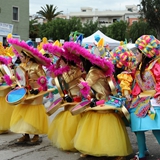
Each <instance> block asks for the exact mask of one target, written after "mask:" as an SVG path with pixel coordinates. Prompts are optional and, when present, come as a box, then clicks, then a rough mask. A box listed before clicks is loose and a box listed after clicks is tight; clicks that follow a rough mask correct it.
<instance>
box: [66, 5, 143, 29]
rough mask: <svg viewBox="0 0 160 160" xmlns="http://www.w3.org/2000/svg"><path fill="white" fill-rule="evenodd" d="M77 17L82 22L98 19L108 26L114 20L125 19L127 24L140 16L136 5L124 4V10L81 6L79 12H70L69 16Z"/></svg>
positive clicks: (100, 22)
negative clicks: (101, 9) (103, 9)
mask: <svg viewBox="0 0 160 160" xmlns="http://www.w3.org/2000/svg"><path fill="white" fill-rule="evenodd" d="M71 17H78V18H80V19H81V22H82V23H86V22H87V21H90V20H92V21H93V22H95V21H98V22H99V24H101V25H105V26H106V27H108V26H109V25H111V24H112V23H114V22H115V21H120V20H123V21H127V22H129V25H131V24H132V23H133V22H135V21H138V18H139V17H140V14H139V11H138V7H137V6H136V5H128V6H126V10H119V11H118V10H117V11H112V10H105V11H99V10H98V9H95V10H93V9H92V8H90V7H81V12H70V13H69V18H71Z"/></svg>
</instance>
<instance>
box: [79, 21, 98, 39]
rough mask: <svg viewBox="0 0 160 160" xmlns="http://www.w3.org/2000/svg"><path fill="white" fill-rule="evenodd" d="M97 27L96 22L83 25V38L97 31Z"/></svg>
mask: <svg viewBox="0 0 160 160" xmlns="http://www.w3.org/2000/svg"><path fill="white" fill-rule="evenodd" d="M98 26H99V23H98V21H96V22H93V21H87V22H86V23H84V24H83V28H82V33H83V34H84V36H85V37H88V36H90V35H91V34H93V33H94V32H96V31H97V30H98V29H99V28H98Z"/></svg>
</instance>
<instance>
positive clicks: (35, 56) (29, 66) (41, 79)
mask: <svg viewBox="0 0 160 160" xmlns="http://www.w3.org/2000/svg"><path fill="white" fill-rule="evenodd" d="M8 42H9V43H10V44H11V45H12V46H13V48H14V49H15V52H16V55H19V57H20V60H21V64H20V67H21V68H22V71H24V73H25V76H24V77H22V76H21V75H19V77H20V79H22V78H24V81H26V85H25V86H22V87H25V89H26V90H27V98H26V99H25V100H24V101H23V102H21V103H19V104H17V106H16V107H15V109H14V112H13V114H12V117H11V122H10V127H11V131H12V132H15V133H22V134H24V135H23V136H22V137H21V138H19V139H18V140H17V141H16V142H15V143H16V144H27V145H36V144H39V143H40V142H41V138H40V137H39V135H40V134H47V132H48V117H47V114H46V110H45V107H44V105H43V95H44V94H45V93H47V91H48V90H47V81H46V78H45V72H44V70H43V68H42V65H45V66H49V65H50V64H51V61H50V60H49V59H48V58H46V57H44V56H43V55H42V54H41V53H39V52H38V50H37V49H35V48H33V47H32V46H28V45H27V43H26V42H24V41H21V42H20V41H18V40H17V39H13V38H8ZM30 134H32V135H34V136H33V138H30Z"/></svg>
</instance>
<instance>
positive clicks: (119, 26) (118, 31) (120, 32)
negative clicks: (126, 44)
mask: <svg viewBox="0 0 160 160" xmlns="http://www.w3.org/2000/svg"><path fill="white" fill-rule="evenodd" d="M127 27H128V23H127V22H125V21H122V20H121V21H116V22H114V23H113V24H111V25H110V26H108V27H107V33H106V35H107V36H109V37H111V38H113V39H116V40H119V41H124V40H125V38H126V32H127Z"/></svg>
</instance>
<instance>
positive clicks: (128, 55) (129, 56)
mask: <svg viewBox="0 0 160 160" xmlns="http://www.w3.org/2000/svg"><path fill="white" fill-rule="evenodd" d="M110 59H111V60H112V62H113V64H115V65H116V66H117V67H118V68H123V69H125V70H126V69H130V68H131V67H133V66H134V64H135V62H136V58H135V55H134V53H133V52H132V51H131V50H129V49H128V48H127V47H126V46H118V47H116V48H114V49H113V50H112V51H111V52H110Z"/></svg>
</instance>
